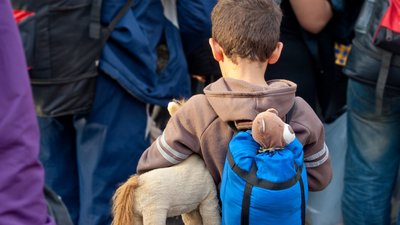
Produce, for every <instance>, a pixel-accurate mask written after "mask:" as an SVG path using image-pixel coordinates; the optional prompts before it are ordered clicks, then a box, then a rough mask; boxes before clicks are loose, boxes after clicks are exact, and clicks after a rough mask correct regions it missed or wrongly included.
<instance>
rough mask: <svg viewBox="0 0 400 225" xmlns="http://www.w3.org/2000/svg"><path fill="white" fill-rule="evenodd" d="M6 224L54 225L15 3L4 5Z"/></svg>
mask: <svg viewBox="0 0 400 225" xmlns="http://www.w3.org/2000/svg"><path fill="white" fill-rule="evenodd" d="M0 15H1V19H0V33H1V35H0V224H13V225H26V224H30V225H44V224H46V225H50V224H51V225H54V222H53V221H52V220H51V219H50V218H49V216H48V212H47V206H46V202H45V199H44V194H43V190H44V189H43V188H44V174H43V168H42V166H41V164H40V162H39V160H38V155H39V129H38V124H37V119H36V116H35V111H34V106H33V100H32V95H31V88H30V84H29V78H28V74H27V65H26V63H25V59H24V53H23V48H22V43H21V40H20V37H19V33H18V28H17V26H16V24H15V20H14V18H13V16H12V11H11V6H10V1H0Z"/></svg>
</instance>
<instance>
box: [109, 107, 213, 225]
mask: <svg viewBox="0 0 400 225" xmlns="http://www.w3.org/2000/svg"><path fill="white" fill-rule="evenodd" d="M179 104H180V103H178V102H171V103H170V104H169V105H168V111H169V113H170V114H171V115H172V114H174V113H175V112H176V111H177V110H178V109H179V108H180V105H179ZM188 184H190V185H188ZM112 211H113V222H112V225H138V224H144V225H165V224H166V220H167V217H173V216H179V215H182V220H183V222H184V223H185V225H200V224H206V225H220V224H221V216H220V208H219V203H218V197H217V189H216V186H215V183H214V180H213V178H212V177H211V175H210V173H209V171H208V169H207V168H206V167H205V164H204V162H203V160H202V159H201V158H200V157H199V156H198V155H196V154H192V155H191V156H190V157H189V158H187V159H186V160H185V161H183V162H181V163H179V164H177V165H174V166H171V167H167V168H160V169H154V170H151V171H149V172H146V173H143V174H141V175H137V174H136V175H133V176H131V177H130V178H129V179H128V180H127V181H126V182H125V183H123V184H122V185H121V186H120V187H119V188H118V189H117V190H116V192H115V194H114V196H113V207H112Z"/></svg>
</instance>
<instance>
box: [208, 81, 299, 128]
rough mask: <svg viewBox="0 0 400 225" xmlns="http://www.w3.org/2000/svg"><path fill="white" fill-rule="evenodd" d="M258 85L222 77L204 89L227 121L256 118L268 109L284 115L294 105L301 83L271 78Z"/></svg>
mask: <svg viewBox="0 0 400 225" xmlns="http://www.w3.org/2000/svg"><path fill="white" fill-rule="evenodd" d="M267 84H268V86H266V87H263V86H258V85H254V84H250V83H248V82H245V81H242V80H237V79H233V78H220V79H219V80H217V81H215V82H214V83H211V84H209V85H208V86H207V87H205V88H204V94H205V95H206V97H207V100H208V102H209V103H210V105H211V107H212V108H213V109H214V111H215V112H216V113H217V115H218V116H219V118H220V119H221V120H223V121H236V122H238V123H240V122H241V121H243V122H246V121H252V120H254V118H255V117H256V116H257V114H258V113H261V112H264V111H266V110H267V109H268V108H275V109H276V110H278V115H279V117H281V118H283V117H284V116H285V115H286V113H287V112H288V111H289V110H290V108H291V107H292V106H293V103H294V100H295V93H296V88H297V85H296V84H295V83H294V82H292V81H288V80H282V79H279V80H269V81H267Z"/></svg>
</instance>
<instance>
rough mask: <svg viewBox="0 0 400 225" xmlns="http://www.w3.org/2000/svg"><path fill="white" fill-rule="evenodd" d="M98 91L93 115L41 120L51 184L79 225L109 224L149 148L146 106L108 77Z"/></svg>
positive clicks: (43, 156)
mask: <svg viewBox="0 0 400 225" xmlns="http://www.w3.org/2000/svg"><path fill="white" fill-rule="evenodd" d="M96 89H97V90H96V97H95V102H94V105H93V109H92V111H91V113H89V114H87V115H73V116H63V117H55V118H39V124H40V129H41V152H40V159H41V161H42V163H43V165H44V167H45V172H46V174H45V177H46V183H47V184H48V185H49V186H50V187H51V188H52V189H53V190H54V191H55V192H56V193H57V194H59V195H60V196H61V197H62V198H63V201H64V202H65V204H66V206H67V208H68V210H69V212H70V214H71V217H72V220H73V222H74V224H75V225H106V224H110V222H111V198H112V195H113V194H114V191H115V189H116V187H117V186H118V185H119V184H120V183H122V182H124V181H125V180H126V179H127V178H128V177H129V176H130V175H131V174H133V173H135V171H136V165H137V162H138V160H139V158H140V156H141V154H142V152H143V151H144V150H145V149H146V148H147V147H148V145H149V140H148V138H145V130H146V119H147V115H146V105H145V103H143V102H140V101H139V100H137V99H136V98H134V97H133V96H131V95H130V94H128V93H127V92H126V91H125V90H124V89H122V88H121V86H120V85H119V84H118V83H116V82H115V81H114V80H112V79H110V78H108V77H106V76H105V75H100V76H99V77H98V78H97V86H96Z"/></svg>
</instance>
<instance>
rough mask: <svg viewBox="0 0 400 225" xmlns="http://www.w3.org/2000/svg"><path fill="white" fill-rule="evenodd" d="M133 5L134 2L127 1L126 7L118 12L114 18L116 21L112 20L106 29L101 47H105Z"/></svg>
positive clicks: (131, 0)
mask: <svg viewBox="0 0 400 225" xmlns="http://www.w3.org/2000/svg"><path fill="white" fill-rule="evenodd" d="M95 1H100V0H95ZM132 4H133V0H127V1H126V3H125V5H124V6H123V7H122V8H121V9H120V10H119V11H118V13H117V15H116V16H115V17H114V19H112V20H111V22H110V24H109V25H108V27H107V28H106V32H105V34H104V35H103V37H102V40H101V46H103V45H104V44H105V43H106V41H107V39H108V37H109V36H110V34H111V32H112V31H113V30H114V28H115V26H116V25H117V23H118V22H119V21H120V20H121V19H122V17H123V16H125V14H126V13H127V12H128V10H129V9H130V7H131V6H132Z"/></svg>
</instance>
